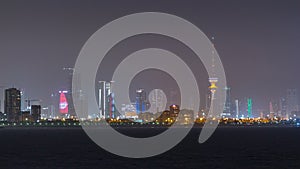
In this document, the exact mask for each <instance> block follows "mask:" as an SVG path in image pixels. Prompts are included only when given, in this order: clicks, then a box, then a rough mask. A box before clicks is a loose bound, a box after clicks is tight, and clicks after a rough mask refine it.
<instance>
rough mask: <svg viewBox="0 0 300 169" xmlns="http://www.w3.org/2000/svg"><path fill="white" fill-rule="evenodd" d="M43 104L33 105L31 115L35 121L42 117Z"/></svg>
mask: <svg viewBox="0 0 300 169" xmlns="http://www.w3.org/2000/svg"><path fill="white" fill-rule="evenodd" d="M41 111H42V108H41V105H31V116H32V119H33V121H34V122H36V121H38V120H40V119H41Z"/></svg>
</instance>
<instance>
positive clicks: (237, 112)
mask: <svg viewBox="0 0 300 169" xmlns="http://www.w3.org/2000/svg"><path fill="white" fill-rule="evenodd" d="M235 117H236V118H239V117H240V110H239V100H238V99H236V100H235Z"/></svg>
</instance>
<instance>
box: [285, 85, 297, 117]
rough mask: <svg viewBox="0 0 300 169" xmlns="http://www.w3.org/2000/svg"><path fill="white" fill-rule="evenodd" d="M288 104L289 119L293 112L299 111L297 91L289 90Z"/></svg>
mask: <svg viewBox="0 0 300 169" xmlns="http://www.w3.org/2000/svg"><path fill="white" fill-rule="evenodd" d="M286 103H287V117H289V116H290V115H291V113H292V112H293V111H299V105H298V91H297V89H288V90H287V97H286Z"/></svg>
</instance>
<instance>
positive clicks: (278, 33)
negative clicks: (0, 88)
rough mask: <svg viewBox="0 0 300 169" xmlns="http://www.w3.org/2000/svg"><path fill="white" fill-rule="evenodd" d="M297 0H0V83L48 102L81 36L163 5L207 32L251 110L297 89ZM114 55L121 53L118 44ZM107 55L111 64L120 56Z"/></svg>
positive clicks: (299, 40) (299, 37) (231, 82)
mask: <svg viewBox="0 0 300 169" xmlns="http://www.w3.org/2000/svg"><path fill="white" fill-rule="evenodd" d="M270 4H272V5H270ZM299 6H300V3H299V2H298V1H288V2H284V1H278V2H274V1H269V0H267V1H247V2H240V1H230V0H229V1H224V2H223V1H222V2H219V1H188V2H181V1H165V2H160V3H159V4H157V3H156V2H152V1H126V2H123V1H109V2H108V1H106V2H94V1H93V4H91V3H80V1H44V2H41V1H18V3H15V2H14V1H1V5H0V20H1V27H0V37H1V40H0V56H1V62H0V77H1V79H0V82H1V83H0V85H4V86H9V87H13V86H15V87H17V88H21V89H24V90H25V91H26V94H27V95H28V97H30V98H35V99H41V100H43V103H44V104H48V103H49V102H50V95H51V94H52V93H54V92H57V91H59V90H61V89H62V88H64V87H65V86H66V85H67V83H68V80H67V78H68V73H67V72H66V71H63V68H64V67H73V66H74V64H75V60H76V58H77V56H78V54H79V51H80V50H81V48H82V46H83V45H84V43H85V41H86V40H87V39H88V38H89V37H90V36H91V35H92V34H93V33H94V32H95V31H96V30H97V29H99V28H100V27H101V26H103V25H104V24H106V23H107V22H109V21H110V20H113V19H116V18H118V17H120V16H123V15H126V14H130V13H135V12H141V11H158V12H159V11H163V12H168V13H170V14H175V15H179V16H181V17H183V18H185V19H187V20H189V21H190V22H192V23H194V24H195V25H196V26H198V27H199V28H200V29H201V30H202V31H203V32H204V33H205V34H206V35H207V36H208V37H210V38H211V37H214V40H213V43H214V44H215V47H216V49H217V51H218V53H219V55H220V58H221V60H222V62H223V65H224V68H225V72H226V76H227V82H228V86H230V87H231V89H232V90H231V92H232V93H231V94H232V97H233V98H244V97H251V98H253V100H254V101H253V102H254V107H255V109H268V104H269V101H271V100H277V99H278V98H279V97H281V96H285V95H286V90H287V89H288V88H300V79H299V78H298V77H297V73H298V72H299V66H298V63H299V61H300V57H299V48H298V46H299V44H300V33H299V31H298V30H299V28H300V18H299ZM158 39H159V38H158ZM140 41H141V40H139V39H138V37H137V38H136V39H132V40H131V41H130V40H128V41H127V44H126V48H127V49H128V51H130V50H133V48H136V45H135V44H136V43H135V42H140ZM148 41H150V42H147V40H146V42H145V43H146V44H147V43H149V44H153V43H156V44H157V46H160V45H161V46H166V45H164V43H163V42H164V41H161V40H152V42H151V37H150V40H148ZM134 43H135V44H134ZM175 44H176V43H175ZM172 45H173V49H174V48H175V49H174V50H175V51H176V45H174V43H172ZM141 46H142V47H143V45H141ZM174 46H175V47H174ZM166 48H167V47H166ZM169 48H172V46H170V47H169ZM120 50H122V48H121V49H120ZM120 50H119V51H120ZM125 50H126V49H125ZM123 51H124V50H123ZM114 54H115V55H123V53H121V52H118V50H117V51H115V52H114ZM111 57H112V61H110V62H111V63H112V64H113V63H115V62H114V61H113V60H114V57H115V58H118V57H117V56H111ZM181 57H185V56H181ZM110 62H108V63H110ZM100 69H101V67H100ZM203 70H204V69H203ZM203 70H202V72H199V74H200V76H201V77H203V78H201V79H203V80H202V81H201V84H200V88H201V89H202V91H204V90H205V89H206V88H207V86H208V83H207V81H205V80H206V79H207V78H206V77H207V74H206V72H205V70H204V71H203ZM102 78H103V77H102ZM104 79H105V77H104ZM138 87H139V86H137V87H136V88H138ZM204 92H205V91H204ZM202 97H203V96H202ZM202 104H203V103H202Z"/></svg>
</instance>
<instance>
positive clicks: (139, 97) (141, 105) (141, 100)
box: [136, 89, 147, 113]
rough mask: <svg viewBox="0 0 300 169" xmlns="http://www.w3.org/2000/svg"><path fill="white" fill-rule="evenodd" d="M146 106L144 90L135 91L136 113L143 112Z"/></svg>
mask: <svg viewBox="0 0 300 169" xmlns="http://www.w3.org/2000/svg"><path fill="white" fill-rule="evenodd" d="M146 105H147V98H146V92H145V90H144V89H138V90H136V113H142V112H145V111H146V110H147V109H146Z"/></svg>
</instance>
